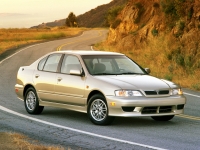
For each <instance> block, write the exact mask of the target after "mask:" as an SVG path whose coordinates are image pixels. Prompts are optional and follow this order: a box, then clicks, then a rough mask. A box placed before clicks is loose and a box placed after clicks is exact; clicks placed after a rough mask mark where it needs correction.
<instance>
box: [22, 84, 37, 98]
mask: <svg viewBox="0 0 200 150" xmlns="http://www.w3.org/2000/svg"><path fill="white" fill-rule="evenodd" d="M30 87H32V88H34V86H33V85H32V84H27V85H26V86H25V87H24V91H23V97H25V94H26V91H27V89H28V88H30ZM34 89H35V88H34Z"/></svg>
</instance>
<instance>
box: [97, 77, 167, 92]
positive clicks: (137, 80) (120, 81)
mask: <svg viewBox="0 0 200 150" xmlns="http://www.w3.org/2000/svg"><path fill="white" fill-rule="evenodd" d="M95 78H97V79H99V80H102V81H105V82H108V83H110V84H114V85H116V86H118V87H120V88H122V89H135V90H136V89H137V90H158V89H169V88H170V86H169V84H167V83H166V82H165V81H163V80H161V79H158V78H156V77H152V76H149V75H116V76H95Z"/></svg>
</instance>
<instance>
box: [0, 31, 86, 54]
mask: <svg viewBox="0 0 200 150" xmlns="http://www.w3.org/2000/svg"><path fill="white" fill-rule="evenodd" d="M84 30H86V29H84V28H67V27H54V28H47V29H0V35H1V36H0V55H1V54H2V53H3V52H5V51H7V50H8V49H14V48H19V47H20V46H22V45H27V44H31V43H35V42H42V41H46V40H54V39H59V38H66V37H71V36H75V35H78V34H80V33H81V32H82V31H84Z"/></svg>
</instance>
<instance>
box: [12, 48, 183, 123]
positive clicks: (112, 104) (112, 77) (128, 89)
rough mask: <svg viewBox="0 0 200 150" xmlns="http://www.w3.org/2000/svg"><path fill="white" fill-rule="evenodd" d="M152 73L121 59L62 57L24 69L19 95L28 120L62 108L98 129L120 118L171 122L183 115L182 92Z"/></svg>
mask: <svg viewBox="0 0 200 150" xmlns="http://www.w3.org/2000/svg"><path fill="white" fill-rule="evenodd" d="M149 73H150V70H149V69H148V68H145V69H143V68H142V67H141V66H139V65H138V64H137V63H136V62H134V61H133V60H131V59H129V58H128V57H127V56H125V55H124V54H121V53H115V52H102V51H59V52H52V53H49V54H47V55H45V56H43V57H41V58H40V59H38V60H37V61H35V62H34V63H33V64H31V65H30V66H23V67H20V68H19V71H18V74H17V83H16V85H15V92H16V94H17V96H18V98H19V99H21V100H23V101H24V104H25V108H26V111H27V112H28V113H30V114H40V113H41V112H42V111H43V108H44V106H53V107H60V108H66V109H69V110H74V111H79V112H84V113H87V114H88V117H89V119H90V120H91V122H92V123H94V124H97V125H107V124H110V123H112V121H113V120H114V117H116V116H120V117H134V116H150V117H152V118H153V119H154V120H156V121H168V120H170V119H172V118H173V117H174V115H177V114H181V113H183V110H184V105H185V103H186V98H185V97H184V96H183V92H182V90H181V88H180V86H178V85H177V84H175V83H173V82H170V81H167V80H164V79H158V78H156V77H153V76H151V75H149Z"/></svg>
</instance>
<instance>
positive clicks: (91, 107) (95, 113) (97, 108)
mask: <svg viewBox="0 0 200 150" xmlns="http://www.w3.org/2000/svg"><path fill="white" fill-rule="evenodd" d="M108 111H109V110H108V106H107V103H106V100H105V97H104V96H103V95H101V94H96V95H93V96H92V97H91V98H90V100H89V102H88V108H87V114H88V117H89V119H90V121H91V122H92V123H93V124H96V125H109V124H111V123H112V122H113V120H114V117H111V116H108Z"/></svg>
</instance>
